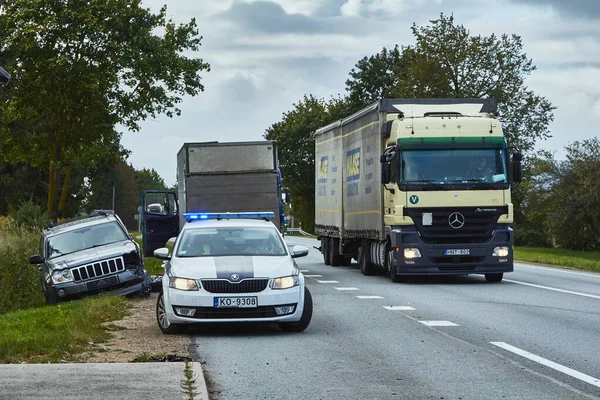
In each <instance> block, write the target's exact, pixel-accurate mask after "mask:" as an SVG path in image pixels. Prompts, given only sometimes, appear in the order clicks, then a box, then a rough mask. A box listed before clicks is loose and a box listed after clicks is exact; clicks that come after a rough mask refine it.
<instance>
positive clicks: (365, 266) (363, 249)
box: [358, 240, 375, 276]
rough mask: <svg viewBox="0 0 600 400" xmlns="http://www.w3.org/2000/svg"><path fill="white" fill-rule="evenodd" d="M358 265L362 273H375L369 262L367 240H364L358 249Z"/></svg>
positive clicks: (367, 274)
mask: <svg viewBox="0 0 600 400" xmlns="http://www.w3.org/2000/svg"><path fill="white" fill-rule="evenodd" d="M358 265H359V267H360V272H362V274H363V275H365V276H370V275H375V267H374V266H373V264H371V257H370V251H369V242H367V241H366V240H365V241H364V242H362V245H361V246H360V249H359V250H358Z"/></svg>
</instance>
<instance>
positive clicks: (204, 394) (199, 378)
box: [190, 362, 209, 400]
mask: <svg viewBox="0 0 600 400" xmlns="http://www.w3.org/2000/svg"><path fill="white" fill-rule="evenodd" d="M190 364H191V365H192V370H193V371H194V378H195V387H196V390H197V391H198V395H197V396H196V400H209V397H208V388H207V387H206V380H205V379H204V371H203V370H202V365H201V364H200V363H199V362H192V363H190Z"/></svg>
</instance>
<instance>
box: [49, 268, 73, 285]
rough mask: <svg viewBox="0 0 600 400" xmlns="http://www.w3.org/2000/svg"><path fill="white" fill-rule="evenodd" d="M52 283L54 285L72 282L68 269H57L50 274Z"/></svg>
mask: <svg viewBox="0 0 600 400" xmlns="http://www.w3.org/2000/svg"><path fill="white" fill-rule="evenodd" d="M52 282H54V284H58V283H66V282H73V275H72V274H71V270H70V269H59V270H56V271H54V272H53V273H52Z"/></svg>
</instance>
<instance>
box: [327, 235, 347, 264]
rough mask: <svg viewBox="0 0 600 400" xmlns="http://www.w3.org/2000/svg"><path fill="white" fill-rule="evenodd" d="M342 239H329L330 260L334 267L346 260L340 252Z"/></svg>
mask: <svg viewBox="0 0 600 400" xmlns="http://www.w3.org/2000/svg"><path fill="white" fill-rule="evenodd" d="M339 245H340V239H338V238H331V239H330V241H329V262H330V263H331V266H332V267H339V266H340V265H342V263H343V262H344V257H343V256H342V255H341V254H340V253H339V252H338V249H339V247H340V246H339Z"/></svg>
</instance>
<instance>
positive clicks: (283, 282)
mask: <svg viewBox="0 0 600 400" xmlns="http://www.w3.org/2000/svg"><path fill="white" fill-rule="evenodd" d="M294 286H298V275H291V276H284V277H282V278H275V279H273V284H272V285H271V289H289V288H293V287H294Z"/></svg>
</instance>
